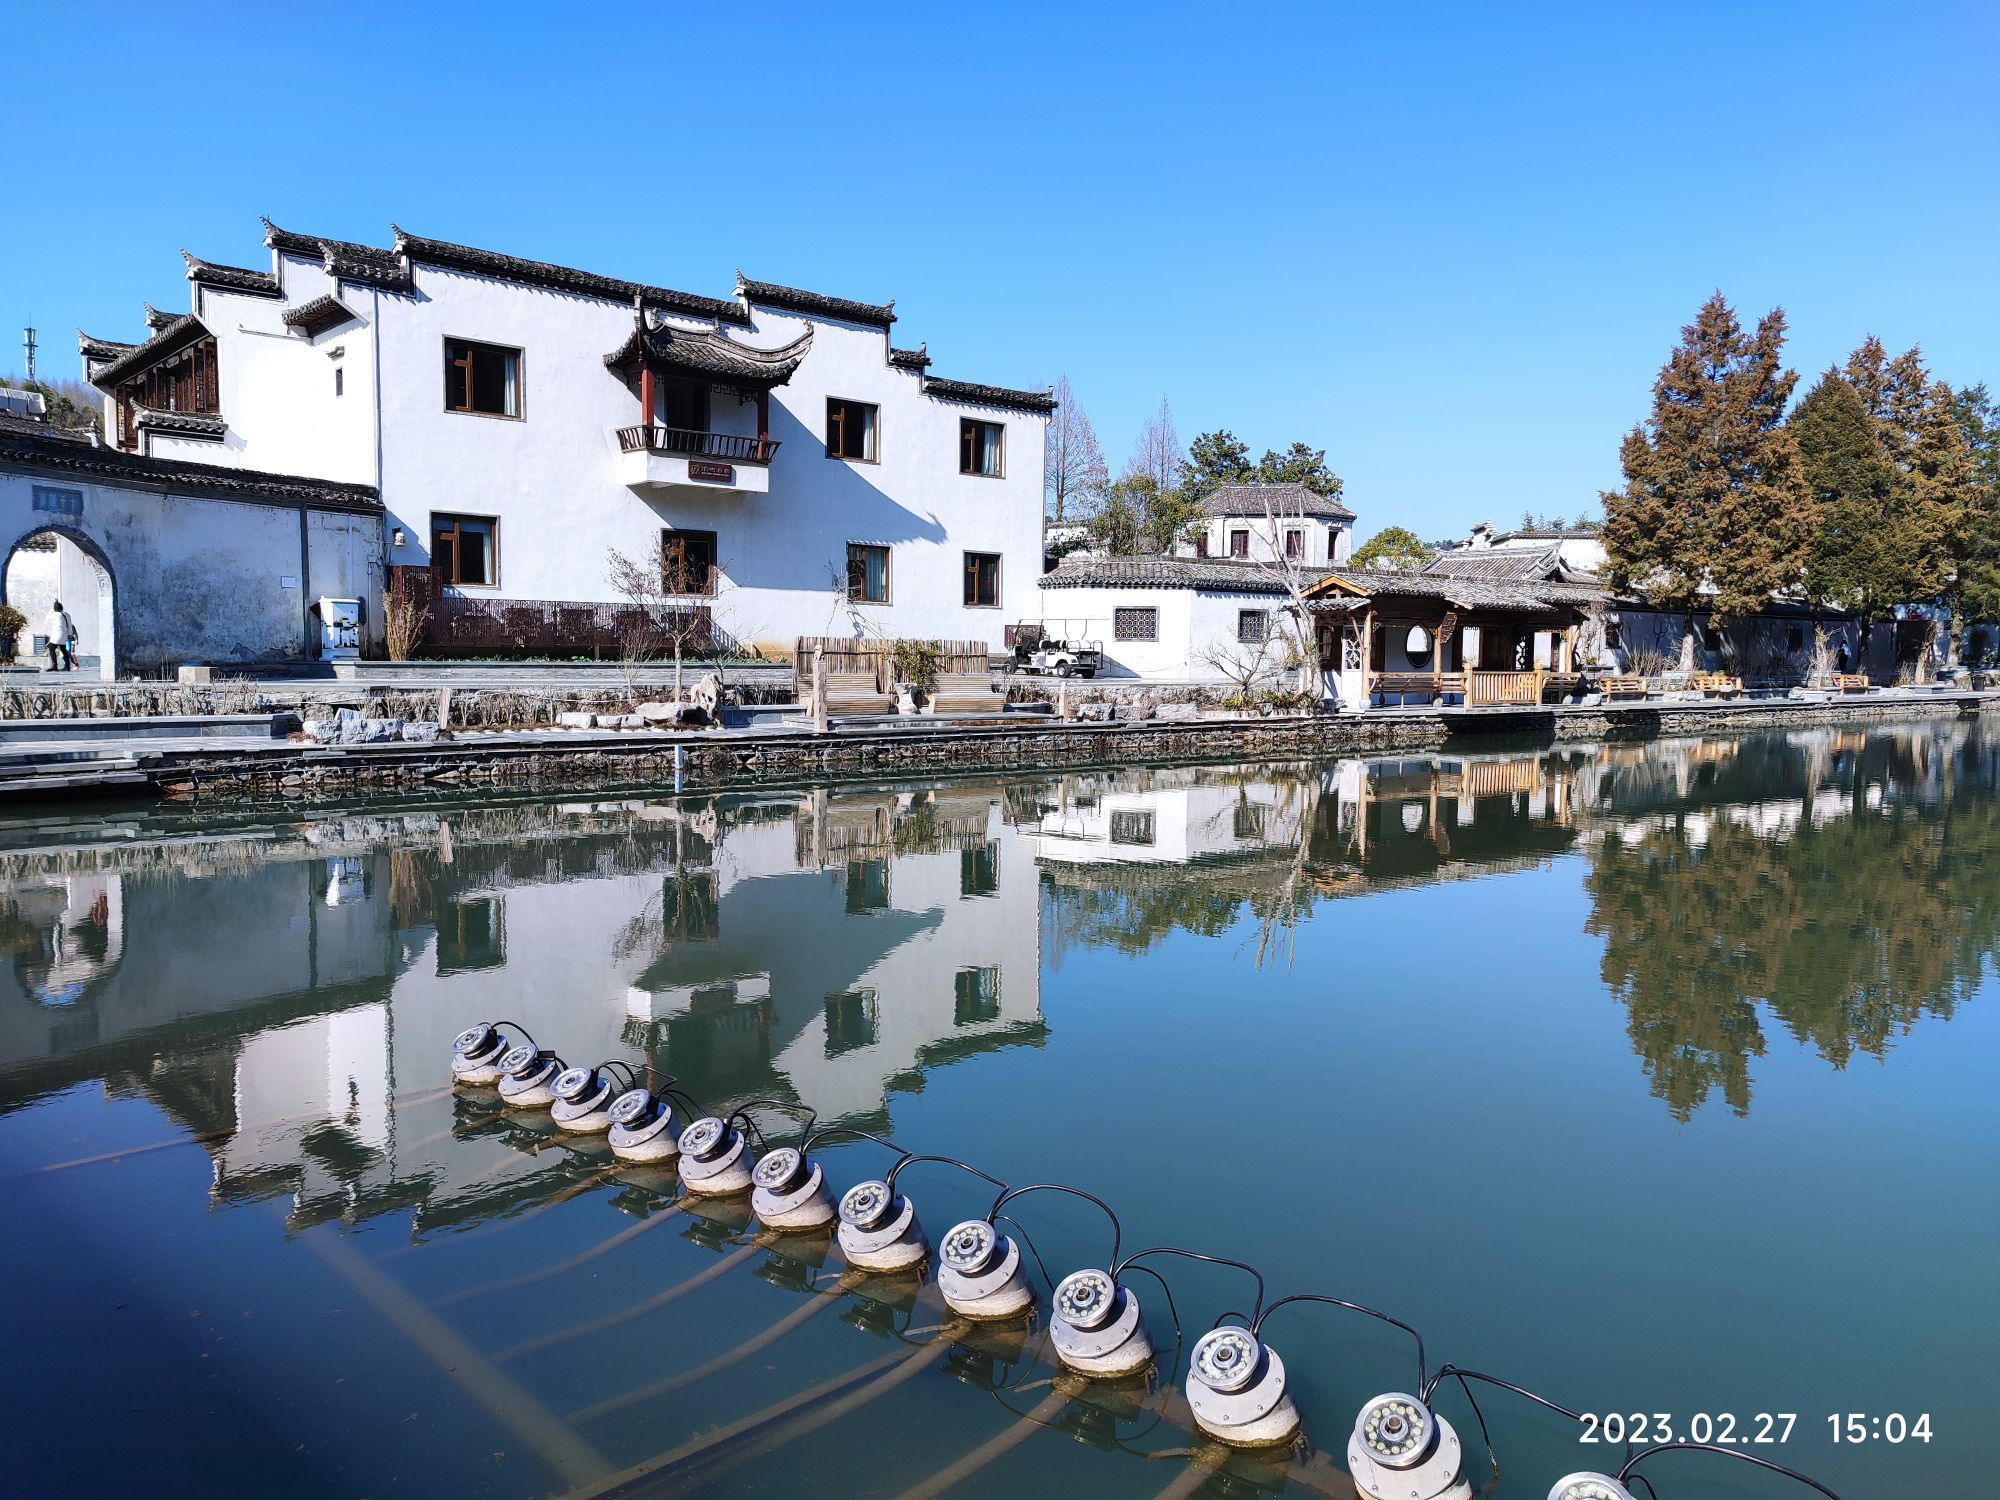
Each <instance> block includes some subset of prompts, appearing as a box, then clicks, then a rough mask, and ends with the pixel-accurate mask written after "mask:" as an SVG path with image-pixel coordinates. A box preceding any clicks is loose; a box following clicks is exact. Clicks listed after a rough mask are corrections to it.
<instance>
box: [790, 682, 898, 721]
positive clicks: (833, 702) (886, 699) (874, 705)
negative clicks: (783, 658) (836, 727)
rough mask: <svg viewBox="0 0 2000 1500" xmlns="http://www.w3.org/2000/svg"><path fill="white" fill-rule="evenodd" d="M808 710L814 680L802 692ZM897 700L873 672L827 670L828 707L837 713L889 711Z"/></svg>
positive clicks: (811, 704) (810, 704)
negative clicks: (876, 678)
mask: <svg viewBox="0 0 2000 1500" xmlns="http://www.w3.org/2000/svg"><path fill="white" fill-rule="evenodd" d="M799 701H800V702H801V703H802V704H803V705H804V707H805V709H806V712H808V713H810V712H812V707H813V701H812V683H811V682H810V681H808V682H807V683H806V684H805V686H804V687H803V688H802V689H801V690H800V692H799ZM893 706H894V700H892V699H891V698H890V696H889V695H888V694H887V693H885V692H883V691H882V689H881V688H879V687H877V686H876V685H875V674H874V673H873V672H829V673H827V674H826V711H827V714H828V716H829V717H830V716H832V715H835V714H886V713H888V712H890V711H891V709H892V708H893Z"/></svg>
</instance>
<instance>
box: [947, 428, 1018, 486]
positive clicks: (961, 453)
mask: <svg viewBox="0 0 2000 1500" xmlns="http://www.w3.org/2000/svg"><path fill="white" fill-rule="evenodd" d="M977 427H991V428H993V429H994V430H995V431H997V432H998V433H999V434H1000V467H999V468H997V469H994V470H992V471H991V472H990V473H989V472H988V471H987V470H985V469H975V468H971V467H969V465H970V462H971V459H972V454H973V449H972V445H971V444H970V443H968V442H967V441H966V438H967V437H968V436H969V435H970V433H971V431H972V430H973V429H974V428H977ZM958 472H959V473H961V474H963V475H965V476H966V477H967V478H969V479H1005V478H1006V477H1007V424H1006V423H1005V422H989V421H987V420H986V419H985V418H984V417H960V418H959V419H958Z"/></svg>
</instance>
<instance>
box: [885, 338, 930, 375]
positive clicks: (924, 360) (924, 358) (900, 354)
mask: <svg viewBox="0 0 2000 1500" xmlns="http://www.w3.org/2000/svg"><path fill="white" fill-rule="evenodd" d="M930 362H931V346H930V345H929V344H919V345H917V347H916V348H914V349H891V350H890V351H889V363H890V364H892V365H894V366H895V367H896V368H897V369H899V370H923V369H928V368H929V367H930Z"/></svg>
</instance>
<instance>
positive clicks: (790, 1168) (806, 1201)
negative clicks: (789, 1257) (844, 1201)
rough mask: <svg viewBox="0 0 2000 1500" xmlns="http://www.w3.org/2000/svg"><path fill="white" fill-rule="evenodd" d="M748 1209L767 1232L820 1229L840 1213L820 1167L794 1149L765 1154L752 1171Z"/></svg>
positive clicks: (783, 1149)
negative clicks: (751, 1209)
mask: <svg viewBox="0 0 2000 1500" xmlns="http://www.w3.org/2000/svg"><path fill="white" fill-rule="evenodd" d="M750 1181H751V1183H752V1186H751V1189H750V1206H751V1207H752V1208H753V1209H755V1210H756V1211H757V1218H758V1221H759V1222H760V1223H762V1224H764V1225H765V1226H766V1227H767V1228H770V1229H819V1228H823V1227H824V1226H825V1225H828V1224H831V1223H832V1222H833V1221H834V1220H835V1219H836V1218H838V1217H839V1214H840V1211H839V1209H838V1208H837V1207H835V1205H834V1201H833V1194H831V1193H830V1192H828V1191H827V1187H826V1174H825V1173H824V1172H822V1171H820V1169H819V1163H818V1162H816V1161H814V1160H813V1159H812V1158H811V1157H809V1156H807V1155H806V1154H805V1152H804V1151H802V1150H800V1149H799V1148H798V1147H797V1146H780V1147H778V1149H777V1150H775V1151H767V1152H766V1153H765V1154H764V1155H763V1156H762V1157H760V1158H759V1159H758V1162H757V1165H756V1167H755V1168H753V1169H752V1170H751V1173H750Z"/></svg>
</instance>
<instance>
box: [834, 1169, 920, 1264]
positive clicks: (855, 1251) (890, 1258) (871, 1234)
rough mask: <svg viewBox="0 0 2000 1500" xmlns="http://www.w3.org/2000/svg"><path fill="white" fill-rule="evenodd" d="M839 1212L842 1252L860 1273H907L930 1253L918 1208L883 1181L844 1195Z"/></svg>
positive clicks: (865, 1184)
mask: <svg viewBox="0 0 2000 1500" xmlns="http://www.w3.org/2000/svg"><path fill="white" fill-rule="evenodd" d="M839 1212H840V1230H839V1233H838V1238H839V1241H840V1253H841V1254H842V1255H843V1256H844V1257H846V1260H847V1263H848V1264H849V1265H850V1266H852V1267H854V1269H855V1270H857V1271H907V1270H908V1269H909V1268H910V1267H911V1266H916V1265H921V1264H922V1263H923V1260H924V1257H925V1256H927V1255H929V1254H930V1248H931V1247H930V1242H929V1241H928V1240H926V1239H925V1238H924V1227H923V1225H921V1224H919V1223H918V1222H917V1210H916V1206H915V1205H914V1204H912V1203H911V1202H910V1200H909V1199H908V1198H906V1197H904V1196H903V1195H902V1194H901V1193H899V1192H897V1191H896V1190H895V1188H893V1187H891V1186H890V1185H889V1183H888V1182H887V1181H885V1180H884V1179H882V1178H879V1177H878V1178H875V1179H873V1180H871V1181H868V1182H857V1183H856V1184H855V1185H854V1186H853V1187H851V1188H849V1189H848V1190H847V1191H846V1192H845V1193H843V1194H841V1197H840V1210H839Z"/></svg>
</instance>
